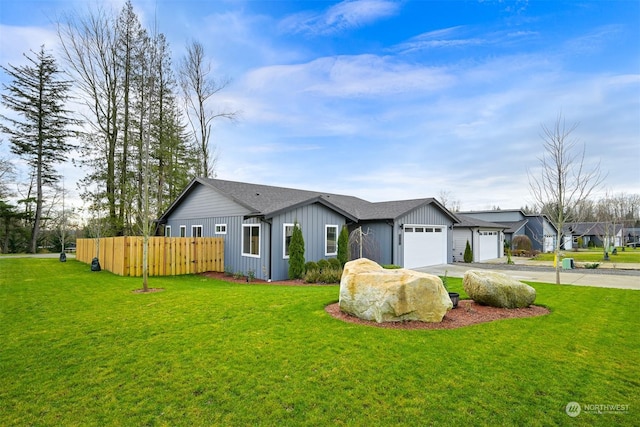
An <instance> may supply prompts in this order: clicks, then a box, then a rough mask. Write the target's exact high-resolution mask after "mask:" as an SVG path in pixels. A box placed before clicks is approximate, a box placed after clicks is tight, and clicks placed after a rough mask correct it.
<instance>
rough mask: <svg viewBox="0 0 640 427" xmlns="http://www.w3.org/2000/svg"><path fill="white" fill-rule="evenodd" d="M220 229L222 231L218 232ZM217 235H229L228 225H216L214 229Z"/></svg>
mask: <svg viewBox="0 0 640 427" xmlns="http://www.w3.org/2000/svg"><path fill="white" fill-rule="evenodd" d="M218 228H220V231H218ZM213 230H214V233H215V234H227V224H216V225H215V226H214V228H213Z"/></svg>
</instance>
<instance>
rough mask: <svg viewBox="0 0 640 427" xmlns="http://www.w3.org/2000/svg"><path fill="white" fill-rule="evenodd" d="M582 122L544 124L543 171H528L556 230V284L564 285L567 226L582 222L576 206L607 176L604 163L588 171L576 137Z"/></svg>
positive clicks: (540, 205) (536, 195)
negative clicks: (562, 252) (562, 272)
mask: <svg viewBox="0 0 640 427" xmlns="http://www.w3.org/2000/svg"><path fill="white" fill-rule="evenodd" d="M577 127H578V123H574V124H572V125H569V126H567V124H566V122H565V119H564V117H563V116H562V114H559V115H558V117H557V118H556V121H555V123H554V124H553V126H551V127H548V126H546V125H544V124H543V125H542V134H541V138H542V141H543V154H542V156H541V157H539V158H538V160H539V162H540V168H539V169H538V170H536V171H528V176H529V187H530V189H531V194H532V196H533V198H534V200H535V203H536V205H537V207H538V208H539V209H540V210H541V213H542V214H544V215H546V216H547V218H548V219H549V221H551V223H552V224H553V225H554V227H555V228H556V230H557V232H556V243H555V248H554V252H555V260H556V263H555V264H556V284H560V263H559V255H560V242H561V238H562V229H563V227H564V225H565V224H567V223H570V222H579V221H581V218H578V217H577V216H576V212H577V211H576V210H575V209H574V207H576V206H579V205H580V204H582V203H583V202H584V201H585V200H587V199H589V197H590V196H591V194H592V193H593V192H594V190H596V189H597V188H598V187H599V186H600V184H602V181H603V180H604V177H603V176H602V174H601V173H600V164H599V163H598V164H596V165H595V166H593V167H592V168H590V169H588V165H587V164H586V163H585V147H584V145H583V146H582V148H581V149H580V147H579V146H578V145H577V144H578V141H577V139H576V138H574V137H573V136H572V133H573V131H575V130H576V128H577Z"/></svg>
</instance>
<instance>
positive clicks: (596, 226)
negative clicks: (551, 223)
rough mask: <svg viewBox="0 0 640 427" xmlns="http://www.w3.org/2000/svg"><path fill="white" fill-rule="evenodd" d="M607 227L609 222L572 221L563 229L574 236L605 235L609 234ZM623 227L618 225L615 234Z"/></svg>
mask: <svg viewBox="0 0 640 427" xmlns="http://www.w3.org/2000/svg"><path fill="white" fill-rule="evenodd" d="M606 227H607V224H604V223H601V222H572V223H569V224H565V225H564V227H563V228H562V231H563V232H564V233H565V234H571V235H573V236H604V235H606V234H607V230H606ZM621 228H622V225H620V224H618V225H616V226H615V233H614V234H617V233H618V232H619V231H620V229H621Z"/></svg>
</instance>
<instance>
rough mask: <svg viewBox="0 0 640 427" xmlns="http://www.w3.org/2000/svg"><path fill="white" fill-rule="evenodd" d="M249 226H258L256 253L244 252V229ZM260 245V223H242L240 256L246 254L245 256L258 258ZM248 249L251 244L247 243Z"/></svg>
mask: <svg viewBox="0 0 640 427" xmlns="http://www.w3.org/2000/svg"><path fill="white" fill-rule="evenodd" d="M249 227H257V228H258V247H257V250H258V253H257V254H252V253H245V251H244V230H245V228H249ZM261 245H262V227H260V224H242V245H241V248H240V251H241V254H242V256H246V257H250V258H260V246H261ZM249 251H251V244H249Z"/></svg>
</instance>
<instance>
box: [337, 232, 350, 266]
mask: <svg viewBox="0 0 640 427" xmlns="http://www.w3.org/2000/svg"><path fill="white" fill-rule="evenodd" d="M338 261H340V264H341V265H342V266H343V267H344V265H345V264H346V263H347V261H349V229H348V228H347V226H346V225H345V226H343V227H342V230H340V235H339V236H338Z"/></svg>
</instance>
